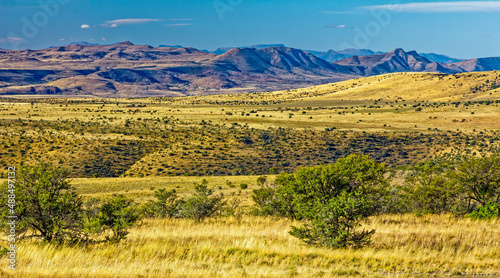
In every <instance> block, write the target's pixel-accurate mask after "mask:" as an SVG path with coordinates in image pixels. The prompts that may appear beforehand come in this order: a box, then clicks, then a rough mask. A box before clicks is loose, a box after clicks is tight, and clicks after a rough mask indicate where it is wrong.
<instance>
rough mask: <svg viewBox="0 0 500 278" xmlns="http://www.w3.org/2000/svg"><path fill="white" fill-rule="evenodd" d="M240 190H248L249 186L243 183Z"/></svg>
mask: <svg viewBox="0 0 500 278" xmlns="http://www.w3.org/2000/svg"><path fill="white" fill-rule="evenodd" d="M240 188H241V189H247V188H248V184H246V183H242V184H240Z"/></svg>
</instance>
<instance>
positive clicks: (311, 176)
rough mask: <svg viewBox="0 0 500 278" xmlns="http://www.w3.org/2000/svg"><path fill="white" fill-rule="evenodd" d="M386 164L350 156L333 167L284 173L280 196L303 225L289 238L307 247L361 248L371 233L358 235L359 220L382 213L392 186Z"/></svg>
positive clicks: (294, 228)
mask: <svg viewBox="0 0 500 278" xmlns="http://www.w3.org/2000/svg"><path fill="white" fill-rule="evenodd" d="M386 171H387V170H386V168H385V166H384V165H382V164H379V163H376V162H375V161H373V160H372V159H370V158H369V157H368V156H359V155H350V156H348V157H346V158H342V159H339V160H338V161H337V162H336V163H335V164H333V165H322V166H317V167H309V168H302V169H299V170H298V171H297V172H295V173H294V174H286V173H283V174H280V175H279V176H278V177H277V179H276V183H277V184H278V185H279V186H280V187H281V188H280V193H281V194H282V195H283V196H286V197H288V198H290V199H291V203H292V205H293V211H294V217H295V218H297V219H302V220H303V221H304V222H305V223H304V224H303V225H302V226H301V227H299V228H297V227H292V230H291V232H290V233H291V234H292V235H293V236H296V237H298V238H300V239H301V240H303V241H304V242H306V243H308V244H315V245H321V246H327V247H345V246H362V245H364V244H367V243H368V242H369V240H370V236H371V235H372V234H373V231H357V228H358V227H359V226H360V223H361V221H363V220H364V219H366V217H368V216H370V215H373V214H375V213H377V212H378V211H380V210H381V209H382V207H383V204H384V202H385V199H384V197H385V195H386V193H387V186H388V181H387V180H386V178H385V177H384V175H385V173H386Z"/></svg>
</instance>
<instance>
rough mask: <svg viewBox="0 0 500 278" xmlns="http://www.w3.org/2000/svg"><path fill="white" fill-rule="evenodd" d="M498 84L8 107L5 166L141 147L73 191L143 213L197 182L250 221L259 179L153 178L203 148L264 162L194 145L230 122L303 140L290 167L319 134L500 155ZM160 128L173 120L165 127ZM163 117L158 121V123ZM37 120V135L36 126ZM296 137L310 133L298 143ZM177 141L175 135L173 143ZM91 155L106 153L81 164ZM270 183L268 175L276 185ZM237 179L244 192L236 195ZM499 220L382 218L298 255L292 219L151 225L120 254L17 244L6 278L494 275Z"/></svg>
mask: <svg viewBox="0 0 500 278" xmlns="http://www.w3.org/2000/svg"><path fill="white" fill-rule="evenodd" d="M499 83H500V72H481V73H465V74H458V75H442V74H432V73H398V74H388V75H383V76H375V77H369V78H363V79H356V80H350V81H345V82H339V83H336V84H327V85H321V86H316V87H312V88H305V89H298V90H289V91H280V92H267V93H260V94H228V95H214V96H192V97H182V98H150V99H87V100H83V99H72V98H60V99H57V100H55V99H53V100H47V99H40V100H28V99H24V100H22V99H21V100H19V101H15V100H14V101H13V100H5V101H1V99H0V119H1V120H2V121H1V122H2V129H1V130H0V134H1V138H0V144H1V145H2V146H3V150H2V153H1V154H0V166H3V167H7V166H12V165H18V164H19V163H20V161H24V162H26V163H31V162H36V161H38V160H39V159H42V158H48V159H49V160H51V161H53V162H54V163H56V164H57V163H58V165H60V166H64V167H71V166H74V167H80V166H81V165H79V164H78V163H80V162H81V163H82V164H83V163H89V161H91V159H96V157H97V158H99V159H103V158H106V159H108V158H109V157H108V156H106V157H100V156H98V155H100V151H101V149H100V148H105V147H109V146H110V145H112V147H113V148H114V147H120V148H121V149H126V148H129V147H130V145H124V143H122V142H125V143H127V144H128V143H129V142H131V141H133V142H139V143H144V145H138V146H139V147H137V148H138V149H139V148H143V149H145V150H146V149H147V152H146V151H145V153H144V154H141V155H140V156H138V157H133V159H132V158H131V161H132V162H131V164H130V165H128V164H127V167H128V168H127V170H126V171H125V172H124V173H123V174H121V177H119V178H74V179H73V180H72V185H74V187H75V188H76V190H77V192H78V193H80V194H82V195H83V196H85V197H86V198H90V197H107V196H110V195H111V194H124V195H126V196H127V197H130V198H133V199H134V200H135V201H137V202H139V203H144V202H146V201H148V200H151V199H152V196H153V192H154V190H157V189H162V188H166V189H176V190H177V191H178V192H179V194H180V195H181V196H185V195H186V194H189V193H190V192H192V190H193V184H194V183H199V182H201V180H202V179H207V180H208V181H209V185H210V186H212V187H216V188H218V191H220V192H223V193H224V195H225V196H228V197H230V198H236V197H238V198H240V199H241V200H242V203H241V209H242V210H241V211H248V210H249V209H250V206H251V205H252V201H251V198H250V196H251V193H252V189H256V188H258V185H257V183H256V178H257V177H258V174H256V175H254V176H239V175H234V176H225V175H224V176H220V175H219V176H204V177H200V176H197V177H193V176H167V175H170V173H166V172H161V174H158V171H157V170H158V169H159V168H167V167H166V166H169V167H172V166H176V165H177V167H179V168H181V169H180V170H179V169H177V171H183V170H185V169H188V168H189V167H191V168H189V170H191V169H192V168H196V167H199V165H197V164H194V163H193V160H194V159H197V157H196V156H195V155H198V153H196V151H197V150H202V151H204V150H208V149H209V148H210V149H211V152H209V153H208V155H209V156H207V157H208V158H206V160H204V161H208V162H206V163H209V162H211V161H214V160H215V159H216V157H218V155H221V156H222V155H224V158H225V159H229V160H230V159H234V158H235V157H238V156H239V157H244V158H245V159H247V160H252V159H256V157H257V154H259V153H258V152H257V150H260V149H265V148H266V147H267V146H268V145H266V144H263V145H259V146H258V147H256V148H255V149H250V148H246V149H245V148H242V146H243V145H241V143H238V144H240V145H238V144H236V143H235V142H234V141H230V140H229V139H227V138H231V137H227V138H222V139H223V140H227V141H220V142H219V141H217V140H218V139H217V138H218V137H217V136H219V135H218V134H216V135H214V136H213V137H210V138H209V139H210V140H205V139H206V138H203V137H202V136H200V138H197V137H196V135H198V134H199V133H202V132H206V133H208V132H209V131H210V132H212V131H214V130H223V131H228V134H229V133H230V132H232V131H231V130H232V129H231V126H233V125H234V124H235V123H236V124H238V125H240V126H247V127H248V128H249V130H251V128H254V129H255V132H257V131H263V130H264V131H265V130H267V129H268V128H275V129H277V128H288V129H290V130H292V131H294V132H297V133H293V132H290V133H289V135H287V136H289V137H290V138H292V136H296V137H294V138H292V139H294V140H295V141H296V142H298V143H300V144H296V145H293V146H292V148H297V149H302V150H304V152H302V153H297V154H296V156H295V159H302V158H303V157H304V156H306V154H307V151H309V150H311V149H314V148H315V146H316V145H312V144H311V145H312V146H311V147H310V149H307V148H306V147H305V145H307V144H308V143H310V142H312V140H316V141H318V142H320V143H321V140H323V139H322V137H319V136H312V135H315V134H320V131H325V129H326V128H328V129H329V128H333V127H335V128H336V132H337V131H342V132H343V131H345V132H354V133H353V134H355V135H356V136H361V135H362V134H363V133H365V132H366V133H367V134H378V135H380V134H391V133H394V134H399V135H400V134H403V135H406V134H422V136H428V138H429V139H435V138H437V137H438V135H442V134H447V133H449V134H451V132H457V133H458V132H460V136H463V137H467V138H468V137H470V138H471V141H473V140H475V141H477V142H474V145H471V147H470V148H472V149H474V150H481V149H485V150H486V148H487V147H492V146H497V147H498V131H499V130H500V107H499V103H498V102H495V101H498V100H500V88H498V87H497V86H491V85H498V84H499ZM467 101H470V103H467ZM30 102H32V104H31V103H30ZM456 102H460V104H455V103H456ZM144 105H145V107H144ZM165 119H168V120H169V121H166V123H164V122H163V121H164V120H165ZM160 120H161V123H162V125H160V124H157V122H160ZM29 121H31V122H29ZM35 123H36V124H39V126H42V127H43V128H42V127H40V128H38V129H29V128H30V124H35ZM42 123H43V124H42ZM128 123H131V124H130V127H129V126H128ZM205 123H208V124H207V125H206V126H208V127H209V128H207V129H206V130H205V129H201V128H200V129H199V130H196V129H194V131H193V132H192V133H191V135H190V136H191V137H189V138H184V137H182V136H181V135H182V134H181V135H179V133H173V132H174V131H178V130H180V131H182V132H183V131H184V130H188V128H190V127H193V128H194V127H200V126H202V125H203V124H205ZM25 124H26V125H25ZM77 128H78V129H77ZM301 131H304V133H303V134H299V132H301ZM155 132H157V133H155ZM160 133H161V134H165V135H166V136H165V137H166V139H165V141H161V140H160V139H159V138H158V134H160ZM193 134H194V135H193ZM297 134H299V135H300V136H299V135H297ZM311 134H312V135H311ZM346 134H347V133H346ZM355 135H352V134H347V135H343V134H341V133H339V138H342V140H347V139H348V137H350V136H353V137H354V136H355ZM399 135H398V136H399ZM169 136H177V137H179V138H178V140H177V141H174V140H172V141H167V139H169V138H170V137H169ZM238 136H239V135H238ZM301 136H303V137H301ZM307 136H311V137H310V139H309V138H305V137H307ZM463 137H457V138H460V140H461V138H463ZM304 138H305V139H304ZM446 138H448V137H446ZM290 140H291V139H290ZM457 140H458V139H457ZM117 143H121V145H118V144H117ZM412 143H413V142H411V141H410V142H409V143H408V144H412ZM445 143H446V142H445ZM148 144H150V145H148ZM155 144H156V145H155ZM302 144H304V145H302ZM442 144H443V145H442V146H436V145H434V143H433V141H432V140H430V141H428V142H426V143H425V144H423V143H421V145H420V146H419V148H420V152H424V153H427V154H429V155H431V154H432V152H433V151H434V150H436V149H437V147H441V151H443V152H446V151H450V149H451V148H452V145H446V144H444V143H442ZM164 145H167V146H164ZM51 146H56V148H52V147H51ZM124 146H125V147H124ZM208 146H210V147H208ZM294 146H295V147H294ZM278 147H279V146H278ZM336 147H339V146H336ZM93 148H95V149H96V150H93ZM7 149H9V150H7ZM24 150H26V152H22V151H24ZM111 150H112V149H111ZM134 150H135V149H134ZM90 151H95V152H96V153H97V154H98V155H96V156H95V157H90V158H89V159H87V157H86V155H87V154H88V152H90ZM273 151H274V150H273ZM171 154H172V156H170V155H171ZM299 154H300V157H299V156H298V155H299ZM128 155H129V154H127V153H125V154H124V155H123V157H125V158H127V156H128ZM201 155H202V154H201V153H199V157H200V159H201ZM266 155H267V153H266ZM272 155H275V153H272ZM283 155H286V154H283ZM123 157H122V159H123ZM292 158H293V157H292ZM85 159H87V160H85ZM77 162H78V163H77ZM313 162H314V161H313ZM2 163H3V164H2ZM181 163H183V164H181ZM203 163H205V162H203ZM203 163H202V164H203ZM311 163H312V162H311ZM77 164H78V165H77ZM167 164H168V165H167ZM179 165H181V166H179ZM303 165H304V164H303ZM184 167H185V168H184ZM266 167H267V166H266ZM74 169H76V168H74ZM77 170H78V169H77ZM79 170H81V169H79ZM195 170H196V169H195ZM266 170H267V169H266ZM75 171H76V170H75ZM186 171H187V170H186ZM172 173H177V174H178V173H179V172H172ZM91 174H92V173H91ZM91 174H89V175H90V176H91ZM266 174H267V173H266ZM172 175H173V174H172ZM144 176H145V177H144ZM273 179H274V176H272V175H270V176H268V181H272V180H273ZM241 183H245V184H247V185H248V188H247V189H241V188H240V184H241ZM499 221H500V220H499V219H495V220H491V221H473V220H470V219H464V218H460V219H459V218H454V217H452V216H450V215H427V216H415V215H380V216H375V217H372V218H370V219H369V220H368V222H367V223H365V224H364V227H365V228H367V229H375V230H376V233H375V234H374V236H373V238H372V245H371V246H369V247H366V248H362V249H340V250H331V249H326V248H317V247H310V246H305V245H303V244H302V243H301V242H300V241H298V240H297V239H296V238H294V237H292V236H290V235H289V234H288V231H289V229H290V225H298V224H299V223H292V222H290V221H288V220H284V219H273V218H261V217H254V216H248V215H243V214H241V213H240V214H237V216H236V217H231V218H218V219H209V220H206V221H205V222H203V223H195V222H193V221H191V220H179V219H173V220H153V219H147V220H144V221H143V222H142V223H141V224H140V225H138V226H136V227H134V228H133V229H132V230H131V232H130V234H129V236H128V238H127V239H126V240H123V241H122V242H120V243H119V244H109V243H100V244H95V245H90V246H82V247H67V246H65V247H60V246H54V245H44V244H39V243H34V242H23V243H19V245H18V253H19V254H18V258H19V261H18V266H19V267H18V269H17V270H16V271H15V272H9V271H7V270H6V267H7V262H6V260H5V258H2V259H1V260H0V266H1V270H0V277H29V278H31V277H54V278H59V277H60V278H64V277H75V278H80V277H126V278H128V277H443V276H444V277H500V222H499Z"/></svg>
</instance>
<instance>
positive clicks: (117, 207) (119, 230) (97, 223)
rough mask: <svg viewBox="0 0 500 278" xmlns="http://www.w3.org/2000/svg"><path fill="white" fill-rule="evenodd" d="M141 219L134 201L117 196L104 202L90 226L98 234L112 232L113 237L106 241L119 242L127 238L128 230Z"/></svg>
mask: <svg viewBox="0 0 500 278" xmlns="http://www.w3.org/2000/svg"><path fill="white" fill-rule="evenodd" d="M139 219H140V214H139V211H138V209H137V208H136V204H135V203H134V202H133V200H130V199H128V198H126V197H125V196H123V195H115V196H113V197H112V198H110V199H108V200H106V201H104V203H103V204H102V206H101V207H100V210H99V213H98V214H97V216H96V217H95V218H94V219H92V220H91V221H90V226H91V227H93V228H94V229H93V231H94V232H98V233H103V232H106V231H108V230H110V231H111V232H112V236H111V237H110V236H106V239H107V240H108V241H111V242H119V241H120V240H122V239H124V238H126V236H127V234H128V229H129V228H130V227H132V226H133V225H134V224H135V223H136V222H137V221H138V220H139Z"/></svg>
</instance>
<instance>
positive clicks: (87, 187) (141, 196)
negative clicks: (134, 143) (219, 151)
mask: <svg viewBox="0 0 500 278" xmlns="http://www.w3.org/2000/svg"><path fill="white" fill-rule="evenodd" d="M266 177H267V181H268V182H272V181H273V180H274V176H266ZM203 179H206V180H207V181H208V185H209V187H211V188H215V189H216V192H217V193H222V194H224V196H228V197H230V196H233V194H234V195H236V196H238V198H239V199H241V201H242V203H241V206H242V207H243V206H246V207H248V206H251V205H252V204H253V203H252V200H251V197H250V196H251V195H252V190H253V189H257V188H259V186H258V185H257V176H211V177H182V176H181V177H154V178H153V177H146V178H130V177H127V178H98V179H94V178H90V179H83V178H78V179H73V180H72V182H71V184H72V185H73V187H74V188H75V190H76V191H77V192H78V194H81V195H83V196H84V197H87V198H91V197H98V198H103V197H104V198H105V197H109V196H111V195H113V194H121V195H125V196H127V197H128V198H133V199H134V200H135V201H136V202H144V201H147V200H152V199H153V195H154V191H155V190H158V189H167V190H172V189H175V190H176V191H177V193H178V194H179V196H181V197H182V196H185V195H189V194H192V193H193V192H194V184H195V183H201V181H202V180H203ZM242 183H244V184H246V185H247V186H248V188H246V189H241V187H240V185H241V184H242Z"/></svg>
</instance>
